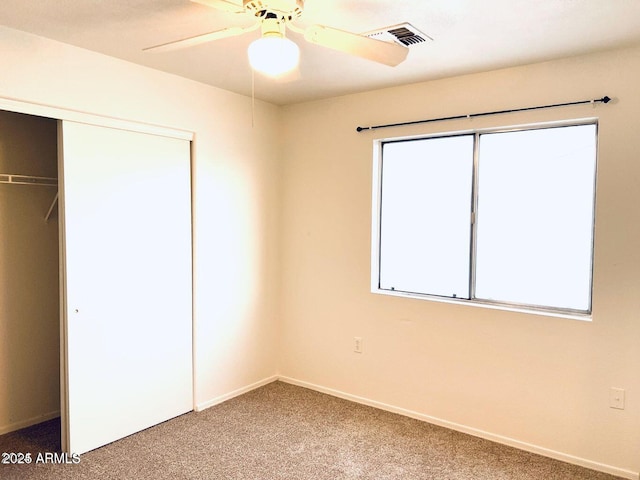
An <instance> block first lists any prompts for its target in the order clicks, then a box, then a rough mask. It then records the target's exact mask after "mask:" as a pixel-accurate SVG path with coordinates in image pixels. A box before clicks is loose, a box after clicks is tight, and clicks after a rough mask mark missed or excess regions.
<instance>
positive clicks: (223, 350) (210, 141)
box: [0, 28, 280, 405]
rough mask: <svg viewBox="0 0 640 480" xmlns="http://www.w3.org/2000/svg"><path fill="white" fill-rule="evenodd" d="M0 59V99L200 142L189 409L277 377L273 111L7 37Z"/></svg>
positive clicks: (0, 33) (85, 54)
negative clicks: (175, 132)
mask: <svg viewBox="0 0 640 480" xmlns="http://www.w3.org/2000/svg"><path fill="white" fill-rule="evenodd" d="M0 58H2V62H3V65H5V67H6V68H4V69H3V74H2V75H1V76H0V97H5V98H13V99H17V100H22V101H26V102H31V103H41V104H45V105H50V106H54V107H59V108H65V109H72V110H79V111H83V112H88V113H93V114H99V115H104V116H112V117H118V118H124V119H127V120H133V121H138V122H145V123H152V124H159V125H165V126H168V127H172V128H177V129H184V130H189V131H193V132H195V141H194V144H193V189H194V209H195V216H194V223H195V265H194V272H195V310H194V313H195V321H196V334H195V348H196V370H195V377H196V389H197V390H196V403H197V404H198V405H203V404H208V403H211V402H215V401H216V399H219V398H221V397H223V396H225V395H227V394H229V392H233V391H235V390H237V389H241V388H244V387H246V386H247V385H251V384H253V383H255V382H259V381H262V380H264V379H265V378H269V377H271V376H273V375H274V374H275V373H276V370H277V368H276V354H275V348H276V341H275V337H276V335H277V329H278V322H277V320H278V319H277V307H278V305H277V299H278V285H277V282H274V281H272V279H273V278H275V277H276V267H277V262H278V256H279V254H278V230H277V226H278V222H279V219H278V212H279V193H278V192H279V166H278V160H279V158H278V154H279V151H280V150H279V149H280V144H279V130H278V122H279V118H280V117H279V111H278V109H277V108H276V107H274V106H271V105H269V104H266V103H264V102H259V101H257V102H256V106H255V127H253V128H252V126H251V121H252V112H251V99H249V98H246V97H243V96H240V95H236V94H232V93H229V92H226V91H223V90H220V89H216V88H213V87H209V86H206V85H203V84H200V83H197V82H193V81H189V80H185V79H182V78H179V77H176V76H172V75H169V74H165V73H161V72H158V71H155V70H151V69H148V68H144V67H140V66H136V65H133V64H130V63H127V62H124V61H120V60H116V59H113V58H109V57H106V56H103V55H99V54H96V53H93V52H89V51H86V50H82V49H79V48H76V47H72V46H69V45H65V44H62V43H58V42H54V41H50V40H47V39H44V38H40V37H36V36H32V35H28V34H25V33H22V32H18V31H15V30H11V29H7V28H0ZM0 388H3V389H4V388H6V386H5V385H2V386H0ZM1 394H2V392H0V395H1ZM5 394H6V392H5Z"/></svg>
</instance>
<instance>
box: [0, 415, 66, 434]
mask: <svg viewBox="0 0 640 480" xmlns="http://www.w3.org/2000/svg"><path fill="white" fill-rule="evenodd" d="M59 416H60V410H56V411H55V412H49V413H45V414H44V415H38V416H36V417H32V418H27V419H25V420H20V421H19V422H13V423H10V424H8V425H1V426H0V435H4V434H5V433H9V432H15V431H16V430H20V429H23V428H27V427H30V426H31V425H37V424H38V423H42V422H46V421H47V420H52V419H54V418H57V417H59Z"/></svg>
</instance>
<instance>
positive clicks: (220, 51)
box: [0, 0, 640, 105]
mask: <svg viewBox="0 0 640 480" xmlns="http://www.w3.org/2000/svg"><path fill="white" fill-rule="evenodd" d="M231 1H235V2H236V3H238V4H241V3H242V1H241V0H231ZM252 22H253V19H252V17H251V16H250V15H248V14H233V13H225V12H221V11H219V10H215V9H212V8H209V7H205V6H202V5H199V4H195V3H192V2H190V1H189V0H2V5H1V6H0V24H2V25H5V26H7V27H10V28H14V29H18V30H23V31H26V32H30V33H33V34H36V35H40V36H43V37H48V38H51V39H54V40H58V41H61V42H65V43H69V44H72V45H76V46H79V47H83V48H86V49H89V50H94V51H96V52H101V53H104V54H107V55H110V56H113V57H118V58H122V59H124V60H128V61H130V62H134V63H137V64H141V65H146V66H149V67H152V68H155V69H158V70H163V71H166V72H171V73H174V74H177V75H180V76H183V77H187V78H191V79H193V80H197V81H200V82H203V83H207V84H210V85H214V86H217V87H221V88H224V89H226V90H231V91H233V92H238V93H241V94H244V95H251V83H252V82H251V76H252V75H251V70H250V69H249V66H248V61H247V56H246V50H247V47H248V45H249V43H250V42H251V41H252V40H253V39H254V38H257V37H258V36H259V35H260V32H259V30H257V31H254V32H251V33H247V34H245V35H243V36H241V37H234V38H227V39H223V40H218V41H216V42H212V43H209V44H205V45H199V46H195V47H191V48H187V49H183V50H178V51H173V52H165V53H150V52H143V51H142V49H143V48H145V47H149V46H152V45H157V44H161V43H165V42H169V41H172V40H177V39H180V38H184V37H189V36H193V35H197V34H201V33H206V32H210V31H214V30H218V29H222V28H225V27H228V26H231V25H237V26H248V25H250V24H251V23H252ZM403 22H409V23H411V24H412V25H414V26H415V27H417V28H418V29H420V30H422V31H423V32H425V33H426V34H428V35H429V36H431V37H432V38H433V39H434V40H433V41H430V42H427V43H422V44H418V45H416V46H413V47H411V49H410V52H409V56H408V59H407V60H406V61H405V62H404V63H402V64H401V65H399V66H398V67H395V68H392V67H388V66H385V65H379V64H376V63H373V62H369V61H367V60H362V59H360V58H355V57H352V56H349V55H347V54H344V53H340V52H336V51H332V50H328V49H326V48H323V47H319V46H317V45H312V44H309V43H307V42H305V40H304V39H303V38H302V36H301V35H298V34H295V33H293V32H290V33H289V35H288V36H289V38H291V39H292V40H294V41H295V42H296V43H298V45H299V46H300V48H301V64H300V71H299V73H298V75H297V78H290V79H288V80H286V81H283V80H279V81H276V80H272V79H267V78H263V77H261V76H259V75H256V77H255V96H256V98H259V99H262V100H266V101H269V102H272V103H275V104H279V105H284V104H291V103H297V102H302V101H307V100H313V99H318V98H324V97H331V96H338V95H343V94H347V93H353V92H359V91H366V90H371V89H375V88H381V87H387V86H394V85H402V84H407V83H414V82H420V81H424V80H430V79H435V78H442V77H447V76H452V75H458V74H465V73H471V72H478V71H485V70H491V69H495V68H501V67H506V66H512V65H521V64H527V63H533V62H539V61H545V60H550V59H553V58H559V57H566V56H572V55H577V54H582V53H587V52H593V51H597V50H606V49H611V48H617V47H622V46H630V45H636V44H640V0H481V1H480V0H306V2H305V10H304V14H303V16H302V18H301V19H300V20H299V21H298V24H299V25H300V26H302V27H306V26H308V25H312V24H316V23H319V24H323V25H328V26H332V27H336V28H340V29H343V30H348V31H351V32H356V33H362V32H367V31H371V30H375V29H378V28H381V27H385V26H390V25H395V24H399V23H403Z"/></svg>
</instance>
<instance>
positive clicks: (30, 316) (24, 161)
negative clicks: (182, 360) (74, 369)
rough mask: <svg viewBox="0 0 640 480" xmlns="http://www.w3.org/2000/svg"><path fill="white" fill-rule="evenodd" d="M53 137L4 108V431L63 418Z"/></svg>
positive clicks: (0, 342)
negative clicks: (61, 405)
mask: <svg viewBox="0 0 640 480" xmlns="http://www.w3.org/2000/svg"><path fill="white" fill-rule="evenodd" d="M56 132H57V122H56V121H55V120H52V119H48V118H42V117H35V116H29V115H23V114H19V113H13V112H6V111H0V385H2V387H1V389H0V433H6V432H9V431H13V430H17V429H19V428H22V427H25V426H29V425H32V424H35V423H39V422H41V421H45V420H49V419H51V418H55V417H57V416H59V415H60V347H59V345H60V337H59V331H60V327H59V324H60V323H59V318H60V309H59V286H58V283H59V282H58V277H59V274H58V272H59V269H58V215H57V208H55V207H56V206H55V205H54V208H52V209H51V212H50V214H49V218H48V219H46V217H47V213H49V209H50V208H51V206H52V204H53V203H54V199H55V197H56V194H57V189H58V187H57V163H58V160H57V138H56V137H57V133H56Z"/></svg>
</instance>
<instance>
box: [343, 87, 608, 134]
mask: <svg viewBox="0 0 640 480" xmlns="http://www.w3.org/2000/svg"><path fill="white" fill-rule="evenodd" d="M610 101H611V98H609V97H607V96H606V95H605V96H604V97H602V98H596V99H594V100H580V101H579V102H567V103H554V104H552V105H539V106H537V107H525V108H514V109H511V110H496V111H495V112H483V113H471V114H469V115H456V116H454V117H440V118H429V119H427V120H413V121H412V122H401V123H387V124H384V125H372V126H370V127H357V128H356V131H358V132H362V131H363V130H376V129H378V128H389V127H404V126H406V125H416V124H419V123H431V122H443V121H445V120H461V119H463V118H474V117H484V116H487V115H500V114H503V113H515V112H526V111H529V110H540V109H542V108H555V107H568V106H570V105H582V104H585V103H609V102H610Z"/></svg>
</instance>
